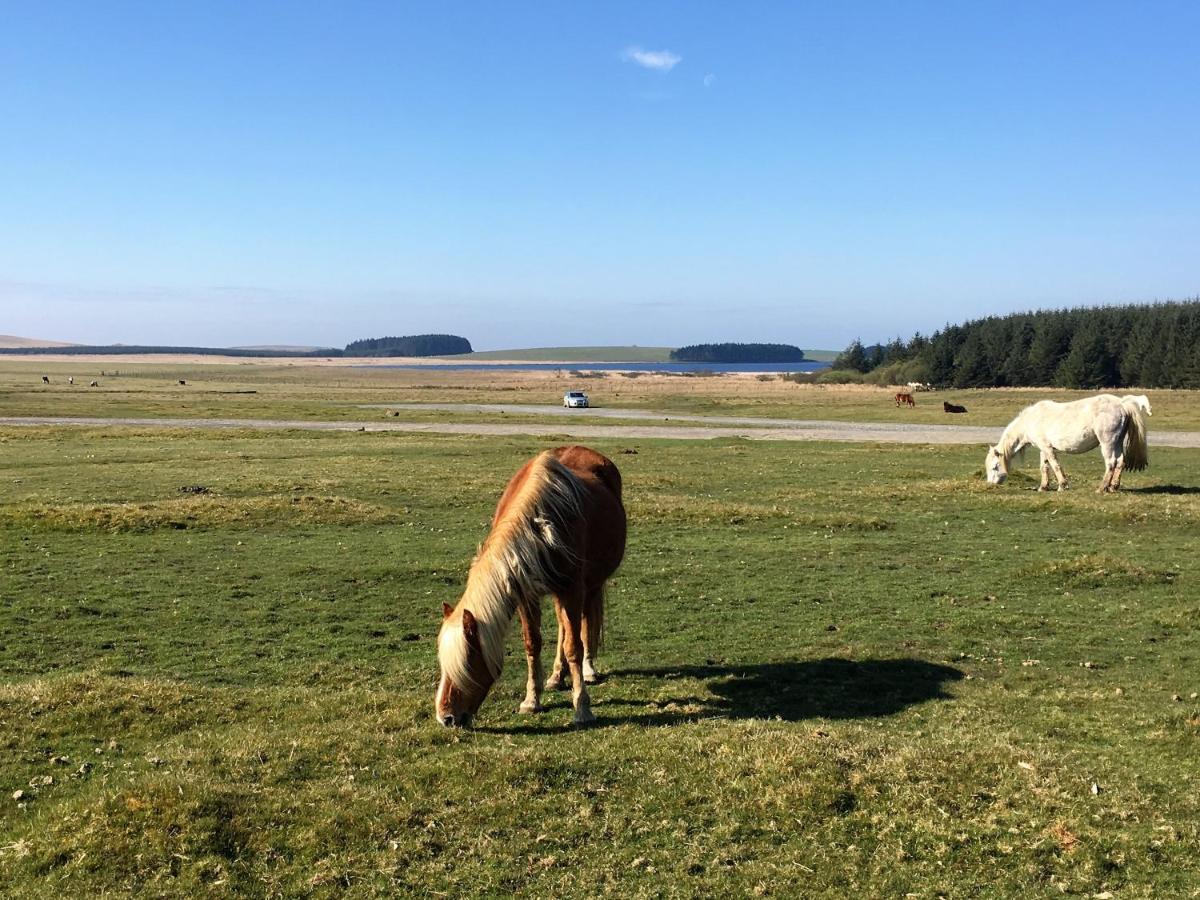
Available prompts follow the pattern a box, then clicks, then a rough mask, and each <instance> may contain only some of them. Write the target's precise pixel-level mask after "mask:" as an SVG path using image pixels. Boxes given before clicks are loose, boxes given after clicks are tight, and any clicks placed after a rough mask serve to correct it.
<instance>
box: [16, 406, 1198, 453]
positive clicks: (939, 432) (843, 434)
mask: <svg viewBox="0 0 1200 900" xmlns="http://www.w3.org/2000/svg"><path fill="white" fill-rule="evenodd" d="M372 408H379V409H391V410H403V409H422V410H430V409H433V410H442V411H446V412H456V413H470V412H475V413H487V414H498V413H506V414H509V415H539V416H542V415H544V416H546V417H547V419H550V420H551V421H546V422H544V423H535V424H518V423H515V422H487V423H485V422H404V421H400V420H399V419H395V418H391V419H388V420H386V421H383V422H381V421H379V420H378V419H375V420H372V421H369V422H365V421H364V422H319V421H304V420H285V419H172V418H161V419H159V418H102V417H91V416H88V417H83V416H4V417H0V425H79V426H90V427H112V426H133V427H138V428H250V429H289V428H290V429H299V430H303V431H411V432H423V433H426V434H500V435H518V434H535V435H554V436H556V437H561V438H564V439H565V438H576V439H581V440H586V439H592V438H627V439H636V438H674V439H676V440H710V439H712V438H722V437H724V438H728V437H740V438H746V439H748V440H756V441H852V442H854V441H866V442H877V443H889V444H981V445H982V444H987V443H990V442H991V441H994V440H996V438H997V437H999V435H1000V431H1001V429H1000V428H998V427H991V428H987V427H979V426H974V425H909V424H902V423H889V422H829V421H817V420H805V419H766V418H751V417H744V416H693V415H677V414H674V413H662V412H654V411H651V410H632V409H588V410H582V409H572V410H568V409H564V408H563V407H560V406H520V405H499V404H494V405H493V404H469V403H444V404H433V403H422V404H395V403H393V404H381V405H379V406H378V407H372ZM603 419H623V420H625V421H626V422H628V421H630V420H642V419H645V420H646V423H647V424H645V425H628V424H623V425H612V424H603V423H602V420H603ZM589 420H590V421H589ZM664 421H667V422H689V423H694V424H690V425H656V424H650V423H651V422H664ZM717 426H720V427H717ZM1150 443H1151V445H1153V446H1156V447H1186V448H1196V447H1200V432H1196V431H1159V432H1156V431H1151V432H1150Z"/></svg>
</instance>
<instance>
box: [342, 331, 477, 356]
mask: <svg viewBox="0 0 1200 900" xmlns="http://www.w3.org/2000/svg"><path fill="white" fill-rule="evenodd" d="M470 352H471V342H470V341H468V340H467V339H466V338H465V337H459V336H458V335H456V334H410V335H406V336H404V337H381V338H364V339H363V340H359V341H351V342H350V343H349V344H347V345H346V349H345V351H344V353H343V355H344V356H457V355H458V354H460V353H470Z"/></svg>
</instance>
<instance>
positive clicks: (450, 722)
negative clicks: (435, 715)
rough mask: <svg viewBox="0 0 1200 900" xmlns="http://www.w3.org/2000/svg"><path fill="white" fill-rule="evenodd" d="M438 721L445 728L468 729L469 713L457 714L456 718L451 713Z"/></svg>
mask: <svg viewBox="0 0 1200 900" xmlns="http://www.w3.org/2000/svg"><path fill="white" fill-rule="evenodd" d="M438 721H440V722H441V723H442V724H443V725H445V726H446V727H447V728H470V727H471V714H470V713H469V712H464V713H459V714H458V715H457V716H456V715H454V714H453V713H450V714H448V715H445V716H442V717H441V718H440V719H439V720H438Z"/></svg>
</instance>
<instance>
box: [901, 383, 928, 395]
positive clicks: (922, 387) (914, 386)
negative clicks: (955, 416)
mask: <svg viewBox="0 0 1200 900" xmlns="http://www.w3.org/2000/svg"><path fill="white" fill-rule="evenodd" d="M905 387H906V388H908V389H909V390H910V391H912V393H914V394H920V393H922V392H923V391H932V390H933V385H931V384H930V383H929V382H928V381H910V382H909V383H908V384H906V385H905Z"/></svg>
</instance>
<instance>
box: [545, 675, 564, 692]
mask: <svg viewBox="0 0 1200 900" xmlns="http://www.w3.org/2000/svg"><path fill="white" fill-rule="evenodd" d="M566 689H567V682H566V680H565V679H564V678H563V677H562V676H561V675H559V676H558V677H557V678H547V679H546V690H548V691H565V690H566Z"/></svg>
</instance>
